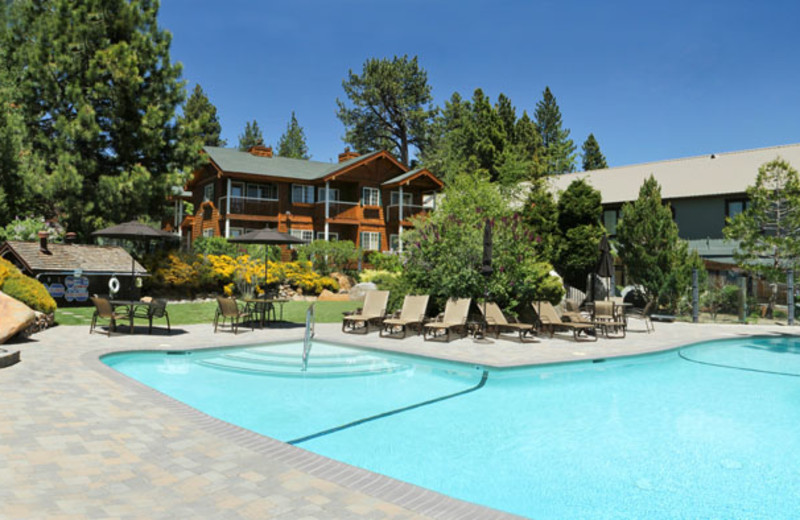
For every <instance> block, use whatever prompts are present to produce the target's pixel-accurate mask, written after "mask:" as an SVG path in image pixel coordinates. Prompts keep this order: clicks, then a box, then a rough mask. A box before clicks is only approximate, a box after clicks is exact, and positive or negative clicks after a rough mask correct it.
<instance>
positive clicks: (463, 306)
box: [422, 298, 472, 342]
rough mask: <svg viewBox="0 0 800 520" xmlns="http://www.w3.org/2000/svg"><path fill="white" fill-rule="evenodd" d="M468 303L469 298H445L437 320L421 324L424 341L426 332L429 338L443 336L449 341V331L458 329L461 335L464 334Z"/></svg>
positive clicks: (469, 301)
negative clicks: (442, 310)
mask: <svg viewBox="0 0 800 520" xmlns="http://www.w3.org/2000/svg"><path fill="white" fill-rule="evenodd" d="M470 303H472V299H471V298H459V299H455V298H450V299H449V300H447V305H445V307H444V313H443V314H441V315H440V316H439V317H438V318H437V321H431V322H429V323H426V324H425V325H423V326H422V331H423V337H424V338H425V341H427V340H428V334H430V335H431V339H435V338H438V337H442V336H445V337H446V339H447V341H448V342H449V341H450V332H451V331H458V333H459V335H460V336H461V337H464V336H466V335H467V314H468V313H469V305H470Z"/></svg>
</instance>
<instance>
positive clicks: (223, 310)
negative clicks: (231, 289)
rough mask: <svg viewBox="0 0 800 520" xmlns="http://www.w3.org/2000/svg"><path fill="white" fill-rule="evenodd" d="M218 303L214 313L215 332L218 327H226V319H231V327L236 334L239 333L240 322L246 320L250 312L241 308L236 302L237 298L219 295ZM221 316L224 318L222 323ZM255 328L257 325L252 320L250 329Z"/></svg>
mask: <svg viewBox="0 0 800 520" xmlns="http://www.w3.org/2000/svg"><path fill="white" fill-rule="evenodd" d="M217 305H218V307H217V312H216V314H214V332H217V327H224V326H225V321H226V320H230V324H229V326H230V328H231V329H233V333H234V334H238V333H239V324H240V323H241V322H242V321H244V319H245V318H249V317H250V313H249V312H244V311H242V310H241V309H240V308H239V305H238V304H237V303H236V300H235V299H233V298H223V297H222V296H217ZM220 318H222V324H220V322H219V319H220ZM254 328H255V325H254V324H253V322H252V320H251V321H250V330H253V329H254Z"/></svg>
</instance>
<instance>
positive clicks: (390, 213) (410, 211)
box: [386, 204, 433, 221]
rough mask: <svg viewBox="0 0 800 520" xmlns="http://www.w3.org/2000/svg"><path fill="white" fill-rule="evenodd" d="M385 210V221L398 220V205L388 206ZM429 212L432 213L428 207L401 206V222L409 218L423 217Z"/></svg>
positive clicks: (417, 205) (416, 205)
mask: <svg viewBox="0 0 800 520" xmlns="http://www.w3.org/2000/svg"><path fill="white" fill-rule="evenodd" d="M386 209H387V211H386V215H387V220H389V221H395V220H400V204H390V205H389V206H387V208H386ZM430 211H433V208H432V207H430V206H420V205H419V204H403V220H408V219H409V218H411V217H417V216H423V215H426V214H427V213H428V212H430Z"/></svg>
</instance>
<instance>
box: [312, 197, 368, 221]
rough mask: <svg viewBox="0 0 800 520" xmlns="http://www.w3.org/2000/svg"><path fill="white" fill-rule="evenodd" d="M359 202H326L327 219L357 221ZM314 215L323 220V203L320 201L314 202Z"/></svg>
mask: <svg viewBox="0 0 800 520" xmlns="http://www.w3.org/2000/svg"><path fill="white" fill-rule="evenodd" d="M360 205H361V203H360V202H353V201H347V200H331V201H328V218H332V219H337V218H339V219H353V220H358V219H359V218H360V215H359V206H360ZM316 215H317V216H318V217H320V218H325V201H324V200H320V201H317V202H316Z"/></svg>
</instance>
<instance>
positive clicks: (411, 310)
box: [378, 294, 429, 338]
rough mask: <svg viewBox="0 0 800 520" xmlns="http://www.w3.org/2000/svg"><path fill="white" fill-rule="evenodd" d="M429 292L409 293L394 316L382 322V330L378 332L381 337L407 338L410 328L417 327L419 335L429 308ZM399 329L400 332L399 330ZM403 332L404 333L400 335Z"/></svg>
mask: <svg viewBox="0 0 800 520" xmlns="http://www.w3.org/2000/svg"><path fill="white" fill-rule="evenodd" d="M428 299H429V296H428V295H427V294H423V295H419V296H412V295H410V294H407V295H406V297H405V298H404V299H403V308H402V309H401V310H400V311H398V312H396V313H395V315H394V316H392V317H390V318H385V319H384V320H383V322H382V323H381V330H380V331H379V332H378V334H379V335H380V336H381V337H384V333H386V337H389V338H405V337H406V333H407V331H408V329H409V328H412V327H413V328H415V329H416V330H417V335H419V333H420V332H422V323H423V322H424V321H425V311H426V309H427V308H428ZM398 329H399V332H398ZM400 332H402V333H403V335H402V336H399V333H400Z"/></svg>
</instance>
